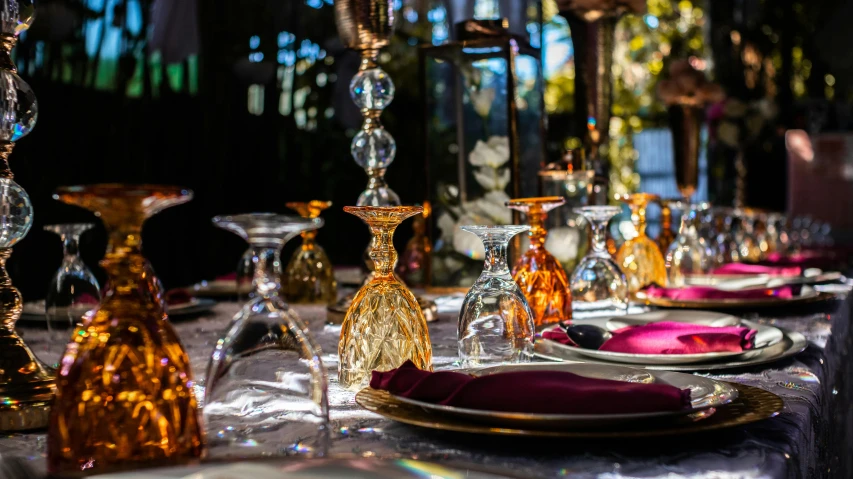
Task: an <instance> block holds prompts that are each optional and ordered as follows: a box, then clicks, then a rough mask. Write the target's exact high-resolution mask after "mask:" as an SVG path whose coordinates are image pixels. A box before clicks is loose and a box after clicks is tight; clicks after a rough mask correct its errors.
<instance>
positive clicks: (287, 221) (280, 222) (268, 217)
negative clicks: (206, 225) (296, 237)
mask: <svg viewBox="0 0 853 479" xmlns="http://www.w3.org/2000/svg"><path fill="white" fill-rule="evenodd" d="M210 221H211V222H212V223H213V224H214V225H215V226H218V227H220V228H221V227H222V226H224V225H225V224H241V225H243V224H249V223H251V222H260V221H267V222H275V223H276V224H275V225H274V228H277V229H280V230H283V231H287V232H300V231H310V230H314V229H318V228H320V227H322V226H323V225H324V224H325V220H323V218H303V217H301V216H293V215H280V214H278V213H242V214H237V215H217V216H214V217H213V218H211V220H210Z"/></svg>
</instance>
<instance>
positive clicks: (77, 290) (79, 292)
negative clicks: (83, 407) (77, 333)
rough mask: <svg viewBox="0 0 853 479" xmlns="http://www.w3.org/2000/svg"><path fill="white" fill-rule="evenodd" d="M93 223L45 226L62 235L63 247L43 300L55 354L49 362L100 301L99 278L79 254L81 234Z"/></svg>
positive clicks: (56, 358)
mask: <svg viewBox="0 0 853 479" xmlns="http://www.w3.org/2000/svg"><path fill="white" fill-rule="evenodd" d="M94 226H95V225H94V224H92V223H66V224H56V225H47V226H45V227H44V230H45V231H50V232H51V233H54V234H56V235H58V236H59V238H60V239H61V240H62V250H63V251H62V264H61V265H60V266H59V269H58V270H56V273H54V275H53V278H51V280H50V286H49V287H48V290H47V296H46V298H45V301H44V307H45V308H44V309H45V311H44V313H45V317H46V319H47V328H48V336H49V338H50V340H49V341H48V353H49V354H50V353H55V354H50V355H51V358H50V361H48V362H51V363H52V364H53V363H56V362H57V361H58V359H59V357H60V356H61V355H62V353H63V352H64V351H65V345H66V343H67V342H68V338H69V335H70V334H71V331H72V329H73V328H74V327H75V326H77V324H78V323H80V322H81V321H82V318H83V315H84V314H86V312H87V311H89V310H91V309H92V308H94V307H95V306H97V305H98V303H99V302H100V301H101V287H100V285H99V284H98V280H97V279H96V278H95V275H94V274H92V271H91V270H90V269H89V268H88V267H87V266H86V264H85V263H83V258H81V257H80V235H82V234H83V232H85V231H88V230H90V229H92V228H93V227H94ZM53 356H56V357H55V358H54V357H53Z"/></svg>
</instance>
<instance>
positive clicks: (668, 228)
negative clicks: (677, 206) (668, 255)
mask: <svg viewBox="0 0 853 479" xmlns="http://www.w3.org/2000/svg"><path fill="white" fill-rule="evenodd" d="M671 203H672V200H660V199H659V200H658V204H659V205H660V232H659V233H658V237H657V239H656V240H655V242H656V243H657V244H658V248H659V249H660V250H661V252H663V251H666V250H668V249H669V245H671V244H672V242H673V241H675V232H674V231H672V205H671Z"/></svg>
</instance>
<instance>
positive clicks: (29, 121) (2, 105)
mask: <svg viewBox="0 0 853 479" xmlns="http://www.w3.org/2000/svg"><path fill="white" fill-rule="evenodd" d="M0 111H2V112H3V115H0V140H4V141H18V140H19V139H21V138H23V137H24V136H26V135H27V134H28V133H29V132H30V131H32V129H33V127H34V126H35V125H36V119H37V117H38V101H36V95H35V93H33V90H32V88H30V86H29V85H28V84H27V82H25V81H24V80H22V79H21V77H19V76H18V75H17V74H16V73H15V72H12V71H9V70H0Z"/></svg>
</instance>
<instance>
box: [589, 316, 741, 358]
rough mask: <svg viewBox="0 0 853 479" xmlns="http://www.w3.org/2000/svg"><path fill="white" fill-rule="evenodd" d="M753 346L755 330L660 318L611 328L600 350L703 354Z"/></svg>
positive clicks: (738, 349)
mask: <svg viewBox="0 0 853 479" xmlns="http://www.w3.org/2000/svg"><path fill="white" fill-rule="evenodd" d="M754 346H755V330H753V329H749V328H744V327H742V326H726V327H719V328H717V327H713V326H703V325H701V324H690V323H677V322H673V321H660V322H656V323H649V324H644V325H642V326H630V327H627V328H622V329H620V330H618V331H614V332H613V337H612V338H610V339H608V340H607V341H605V343H604V344H602V345H601V347H600V348H598V349H599V351H611V352H615V353H629V354H704V353H723V352H740V351H745V350H747V349H752V348H753V347H754Z"/></svg>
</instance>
